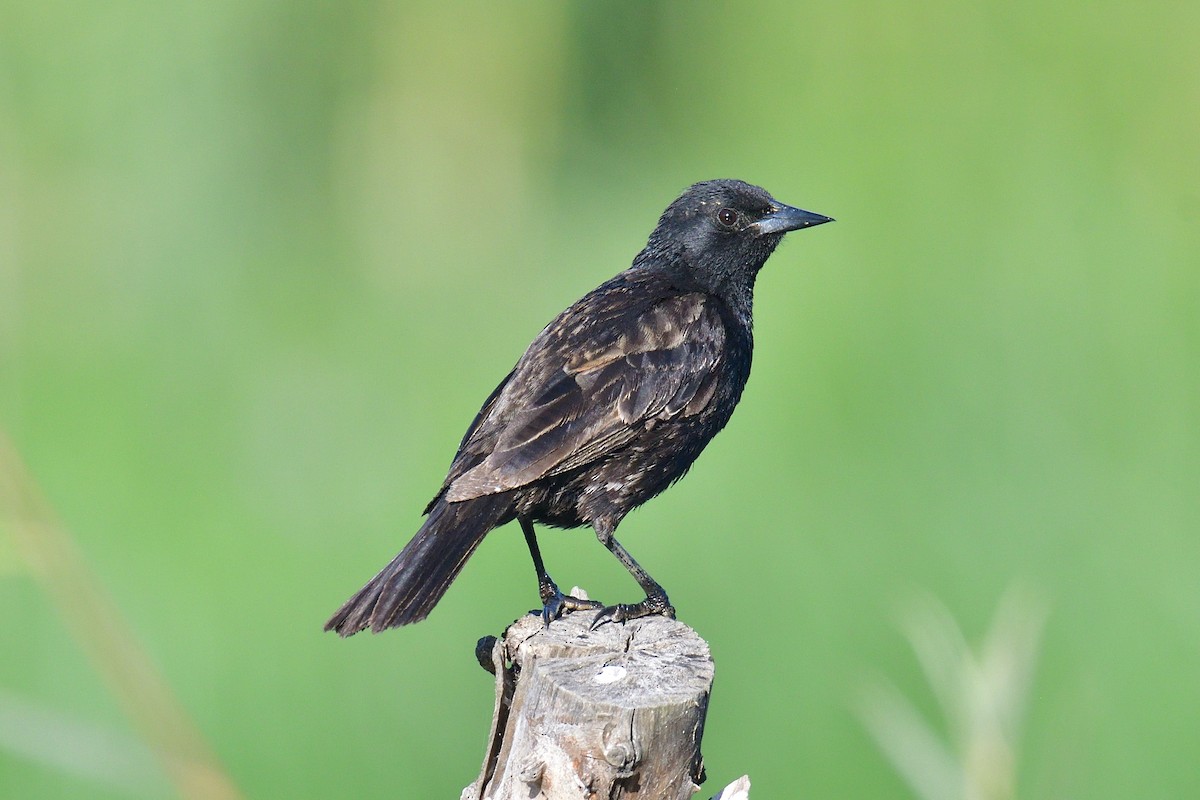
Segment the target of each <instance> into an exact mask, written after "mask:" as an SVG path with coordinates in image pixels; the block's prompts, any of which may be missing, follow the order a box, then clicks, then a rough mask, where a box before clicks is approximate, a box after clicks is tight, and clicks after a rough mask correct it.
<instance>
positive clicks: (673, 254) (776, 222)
mask: <svg viewBox="0 0 1200 800" xmlns="http://www.w3.org/2000/svg"><path fill="white" fill-rule="evenodd" d="M832 221H833V220H832V219H831V218H830V217H826V216H822V215H821V214H814V213H812V212H811V211H802V210H800V209H798V208H793V207H792V206H789V205H786V204H784V203H781V202H779V201H778V200H776V199H775V198H773V197H771V195H770V194H768V193H767V191H766V190H765V189H762V188H760V187H758V186H753V185H751V184H749V183H745V182H744V181H737V180H715V181H704V182H702V183H697V184H695V185H693V186H691V187H690V188H688V190H687V191H685V192H684V193H683V194H681V195H680V196H679V197H678V198H677V199H676V200H675V202H673V203H671V205H669V206H667V210H666V211H664V212H663V215H662V217H661V218H660V219H659V221H658V226H657V227H656V228H655V229H654V233H652V234H650V241H649V243H648V245H647V247H646V253H645V254H646V255H647V256H650V257H651V258H655V259H660V258H668V259H670V258H678V257H682V259H683V261H684V262H686V265H687V268H688V269H689V271H690V272H691V273H692V275H693V277H695V278H696V279H697V280H699V281H700V283H701V284H702V285H704V286H706V287H707V288H709V289H711V290H714V291H716V290H719V289H720V288H721V287H723V286H726V285H728V284H730V282H731V281H732V282H733V283H734V284H743V283H745V282H746V281H747V280H748V281H749V284H750V285H752V284H753V281H754V276H755V275H757V274H758V271H759V269H761V268H762V265H763V264H764V263H766V260H767V258H768V257H769V256H770V255H771V253H772V251H774V250H775V247H776V246H777V245H778V244H779V242H780V241H782V240H783V237H784V234H786V233H787V232H788V231H795V230H799V229H800V228H811V227H812V226H814V225H821V224H823V223H826V222H832Z"/></svg>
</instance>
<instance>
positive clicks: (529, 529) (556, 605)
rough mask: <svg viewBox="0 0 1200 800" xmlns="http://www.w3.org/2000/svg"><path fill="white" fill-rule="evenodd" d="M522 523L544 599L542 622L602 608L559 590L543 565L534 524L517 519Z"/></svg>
mask: <svg viewBox="0 0 1200 800" xmlns="http://www.w3.org/2000/svg"><path fill="white" fill-rule="evenodd" d="M517 519H518V521H520V523H521V532H522V533H524V534H525V544H527V545H529V555H530V556H531V557H532V558H533V568H534V569H535V570H536V571H537V577H538V595H539V596H540V597H541V598H542V622H543V623H545V624H546V625H549V624H550V622H551V621H552V620H556V619H558V618H559V617H561V616H562V615H563V614H564V613H565V612H567V611H583V610H586V609H590V608H602V607H603V606H604V604H603V603H598V602H596V601H595V600H580V599H579V598H578V597H573V596H571V595H569V594H563V593H562V592H560V591H559V590H558V585H557V584H555V583H554V581H553V580H551V578H550V574H549V573H548V572H546V565H545V564H544V563H542V551H541V550H539V549H538V543H537V535H536V534H535V533H534V532H533V523H532V522H530V521H529V520H528V519H526V518H525V517H517Z"/></svg>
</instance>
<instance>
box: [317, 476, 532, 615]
mask: <svg viewBox="0 0 1200 800" xmlns="http://www.w3.org/2000/svg"><path fill="white" fill-rule="evenodd" d="M511 514H512V502H511V499H510V498H509V497H508V496H507V495H486V496H484V497H477V498H474V499H472V500H465V501H462V502H459V503H447V502H446V501H445V500H438V501H437V502H436V503H434V505H433V508H432V509H431V510H430V512H429V517H428V518H426V520H425V524H424V525H422V526H421V529H420V530H419V531H417V535H416V536H414V537H413V538H412V541H411V542H409V543H408V544H407V545H406V546H405V547H404V549H403V550H401V551H400V554H399V555H398V556H396V557H395V558H393V559H392V563H390V564H388V565H387V566H386V567H384V568H383V570H382V571H381V572H380V573H379V574H378V575H376V576H375V577H374V578H372V579H371V580H370V581H368V582H367V585H366V586H364V587H363V588H361V589H359V590H358V592H357V593H355V595H354V596H353V597H351V598H350V599H349V600H347V601H346V602H345V604H343V605H342V607H341V608H339V609H338V611H337V613H336V614H334V615H333V616H332V617H330V619H329V621H328V622H326V623H325V630H327V631H337V632H338V634H339V635H341V636H350V635H352V634H355V633H358V632H359V631H361V630H364V629H366V628H370V629H371V630H372V631H373V632H375V633H379V632H380V631H382V630H386V629H387V628H398V627H400V626H401V625H408V624H409V623H412V622H419V621H421V620H423V619H425V617H427V616H428V615H429V612H430V611H432V610H433V607H434V606H435V605H437V602H438V600H441V599H442V595H444V594H445V593H446V590H447V589H448V588H450V584H451V583H452V582H453V581H454V579H455V578H456V577H458V573H459V572H460V571H461V570H462V568H463V565H464V564H466V563H467V559H468V558H470V557H471V554H472V553H474V552H475V548H476V547H478V546H479V543H480V542H481V541H483V537H484V536H485V535H487V532H488V531H490V530H491V529H492V528H494V527H496V526H497V525H500V524H502V523H504V522H507V521H508V519H510V518H511Z"/></svg>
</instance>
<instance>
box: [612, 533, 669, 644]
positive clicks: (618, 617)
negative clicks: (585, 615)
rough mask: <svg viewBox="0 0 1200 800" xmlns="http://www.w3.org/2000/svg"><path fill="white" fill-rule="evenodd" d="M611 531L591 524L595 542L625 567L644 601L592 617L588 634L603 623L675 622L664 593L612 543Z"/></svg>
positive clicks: (619, 545) (617, 545) (613, 541)
mask: <svg viewBox="0 0 1200 800" xmlns="http://www.w3.org/2000/svg"><path fill="white" fill-rule="evenodd" d="M615 527H616V526H615V525H612V524H610V523H607V522H599V521H597V522H596V523H595V528H596V538H597V539H599V540H600V543H601V544H603V545H604V546H605V547H607V548H608V550H609V552H610V553H612V554H613V555H614V556H616V557H617V560H618V561H620V562H621V563H622V564H624V565H625V569H627V570H629V574H630V575H632V576H633V579H634V580H635V581H637V582H638V586H641V587H642V589H644V590H645V592H646V599H645V600H643V601H642V602H640V603H635V604H633V605H628V604H626V603H618V604H617V605H615V606H608V607H607V608H605V609H603V610H601V612H600V613H599V614H597V615H596V619H594V620H592V630H596V628H598V627H600V626H601V625H603V624H604V623H606V622H624V621H625V620H629V619H637V618H638V617H648V616H650V615H652V614H661V615H662V616H664V617H670V618H671V619H675V608H674V607H673V606H672V605H671V601H670V600H669V599H667V593H666V592H665V591H663V588H662V587H661V586H659V585H658V581H656V580H654V578H651V577H650V573H648V572H646V570H644V569H642V565H641V564H639V563H637V562H636V561H634V559H633V556H631V555H629V551H628V550H626V549H625V548H624V547H623V546H622V545H621V543H620V542H618V541H617V540H616V538H615V537H614V536H613V530H614V529H615Z"/></svg>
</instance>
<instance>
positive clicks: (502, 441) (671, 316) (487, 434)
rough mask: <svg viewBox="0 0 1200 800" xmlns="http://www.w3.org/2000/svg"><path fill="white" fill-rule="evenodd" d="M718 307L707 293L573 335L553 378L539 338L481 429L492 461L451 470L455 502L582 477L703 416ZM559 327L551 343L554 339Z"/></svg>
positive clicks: (718, 348)
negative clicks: (616, 453) (645, 438)
mask: <svg viewBox="0 0 1200 800" xmlns="http://www.w3.org/2000/svg"><path fill="white" fill-rule="evenodd" d="M711 303H712V301H711V299H709V298H707V297H706V296H705V295H702V294H699V293H692V294H685V295H679V296H674V297H668V298H666V299H664V300H662V301H660V302H658V303H657V304H655V305H653V306H651V307H650V308H649V309H647V310H645V311H643V312H642V313H641V314H638V315H636V316H630V317H629V318H627V319H624V320H613V319H608V320H606V324H604V325H603V326H600V328H602V330H603V335H598V334H597V329H593V330H592V331H586V330H578V329H575V330H572V331H571V333H573V334H574V335H573V336H566V337H563V338H565V339H566V343H567V345H568V346H567V347H565V348H562V349H558V350H556V352H559V353H569V355H567V356H565V357H563V356H561V355H560V356H559V358H560V359H561V360H560V361H559V362H558V364H557V366H555V365H550V368H549V369H545V368H544V366H543V365H541V363H540V362H541V361H544V359H545V356H544V354H542V353H535V352H534V351H535V348H537V346H538V342H539V341H540V340H541V339H542V337H539V340H535V342H534V345H532V346H531V347H530V351H529V352H528V353H527V354H526V357H525V358H523V359H522V363H519V364H518V365H517V369H516V370H515V371H514V373H513V377H512V379H511V380H510V382H509V384H510V386H515V387H518V388H514V389H513V396H512V397H505V396H504V395H501V397H500V399H499V400H498V401H497V402H496V403H495V404H494V408H493V410H492V414H493V416H494V417H495V418H494V419H493V418H488V419H485V420H484V421H483V422H481V423H480V424H479V425H478V426H477V428H478V432H477V437H476V438H477V439H479V441H480V443H483V444H493V443H494V445H493V446H492V448H491V451H490V453H488V454H487V455H486V457H484V458H482V459H481V460H479V461H477V462H476V463H474V464H473V465H472V466H471V467H470V468H469V469H466V470H464V471H462V472H460V473H459V474H457V475H455V474H454V472H455V471H454V470H453V469H452V470H451V475H452V476H453V477H452V479H451V480H450V481H449V482H448V484H447V487H446V490H447V491H446V499H447V500H450V501H451V502H453V501H458V500H468V499H471V498H473V497H480V496H483V495H486V494H492V493H495V492H501V491H507V490H509V489H515V488H517V487H520V486H524V485H526V484H528V483H530V482H532V481H535V480H537V479H539V478H541V477H543V476H546V475H553V474H559V473H562V472H567V471H570V470H572V469H576V468H578V467H581V466H584V465H586V464H587V463H589V462H591V461H592V460H594V459H597V458H600V457H602V456H603V455H605V454H606V453H608V452H611V451H613V450H616V449H618V448H620V447H622V446H624V445H625V444H627V443H629V442H630V441H632V440H633V439H634V438H635V437H636V436H637V435H638V434H639V433H640V432H641V431H642V430H644V428H645V425H646V424H647V423H649V424H653V421H658V420H664V419H669V418H672V417H677V416H681V415H683V416H688V415H693V414H698V413H699V412H700V411H702V410H703V409H704V408H705V406H706V405H707V404H708V402H709V400H710V399H711V398H712V395H713V392H714V391H715V388H716V383H717V378H718V376H719V369H720V366H721V360H722V353H723V348H724V343H725V329H724V325H723V323H722V321H721V318H720V315H719V314H718V313H717V311H716V309H715V308H713V307H712V306H711ZM553 326H554V323H552V324H551V326H548V328H547V330H546V331H543V337H552V336H553V335H554V334H555V331H554V329H553ZM572 339H575V340H576V341H574V342H572V341H571V340H572ZM560 341H561V340H560ZM531 354H532V355H531ZM526 361H529V362H530V365H528V366H527V365H526V364H525V362H526ZM538 366H543V370H542V371H543V372H544V373H545V374H544V375H541V374H539V372H538V370H537V369H535V367H538ZM539 377H540V378H541V380H540V383H537V384H536V385H535V386H534V388H533V389H532V390H529V385H530V383H531V382H532V381H534V380H535V379H537V378H539ZM522 387H523V388H522ZM525 397H527V398H529V399H528V400H526V401H525V402H521V401H522V400H523V399H524V398H525ZM483 438H486V439H487V442H483ZM467 444H469V443H464V447H466V445H467ZM481 455H482V454H481Z"/></svg>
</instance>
